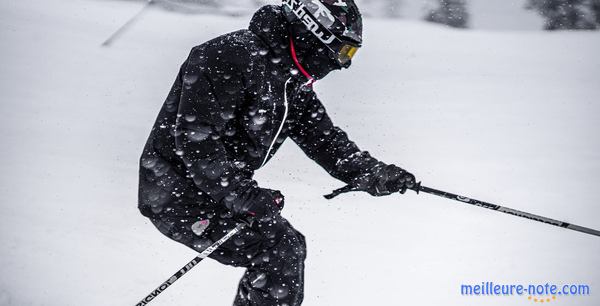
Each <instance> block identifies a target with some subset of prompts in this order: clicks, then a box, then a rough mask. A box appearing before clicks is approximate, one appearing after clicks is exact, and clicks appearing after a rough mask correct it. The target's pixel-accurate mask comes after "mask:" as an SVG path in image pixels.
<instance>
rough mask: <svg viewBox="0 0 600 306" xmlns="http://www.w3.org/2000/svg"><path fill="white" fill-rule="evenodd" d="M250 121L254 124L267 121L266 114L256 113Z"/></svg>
mask: <svg viewBox="0 0 600 306" xmlns="http://www.w3.org/2000/svg"><path fill="white" fill-rule="evenodd" d="M252 122H253V123H254V124H256V125H262V124H264V123H265V122H267V116H263V115H257V116H254V117H252Z"/></svg>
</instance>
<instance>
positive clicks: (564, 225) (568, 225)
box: [418, 186, 600, 236]
mask: <svg viewBox="0 0 600 306" xmlns="http://www.w3.org/2000/svg"><path fill="white" fill-rule="evenodd" d="M418 190H419V191H422V192H425V193H429V194H433V195H436V196H439V197H443V198H447V199H451V200H455V201H459V202H462V203H466V204H470V205H474V206H479V207H483V208H487V209H491V210H496V211H499V212H503V213H505V214H509V215H513V216H517V217H521V218H525V219H529V220H533V221H538V222H542V223H546V224H550V225H554V226H558V227H562V228H568V229H570V230H574V231H578V232H582V233H586V234H590V235H595V236H600V231H597V230H595V229H591V228H587V227H583V226H579V225H575V224H571V223H567V222H563V221H558V220H554V219H551V218H547V217H544V216H540V215H536V214H532V213H528V212H524V211H520V210H516V209H512V208H509V207H505V206H501V205H496V204H492V203H488V202H484V201H479V200H475V199H471V198H467V197H464V196H461V195H457V194H454V193H450V192H446V191H441V190H437V189H433V188H430V187H426V186H419V189H418Z"/></svg>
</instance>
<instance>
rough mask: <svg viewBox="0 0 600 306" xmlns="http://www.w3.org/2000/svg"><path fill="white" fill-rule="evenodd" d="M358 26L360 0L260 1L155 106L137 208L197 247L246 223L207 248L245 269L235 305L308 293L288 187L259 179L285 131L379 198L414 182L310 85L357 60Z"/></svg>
mask: <svg viewBox="0 0 600 306" xmlns="http://www.w3.org/2000/svg"><path fill="white" fill-rule="evenodd" d="M361 35H362V19H361V15H360V13H359V10H358V8H357V6H356V5H355V3H354V2H353V1H352V0H321V1H319V0H284V1H283V3H282V5H281V6H275V5H267V6H264V7H262V8H260V9H259V10H258V11H257V12H256V13H255V15H254V16H253V18H252V20H251V22H250V26H249V29H245V30H239V31H236V32H233V33H229V34H225V35H223V36H220V37H217V38H215V39H213V40H210V41H208V42H206V43H204V44H201V45H199V46H196V47H194V48H193V49H192V50H191V53H190V54H189V57H188V58H187V60H185V62H184V63H183V65H182V66H181V69H180V71H179V74H178V75H177V78H176V80H175V83H174V84H173V87H172V89H171V91H170V93H169V95H168V97H167V99H166V101H165V103H164V104H163V106H162V109H161V110H160V113H159V114H158V118H157V119H156V123H155V124H154V127H153V128H152V132H151V134H150V137H149V139H148V141H147V143H146V146H145V147H144V151H143V153H142V156H141V158H140V180H139V183H140V184H139V209H140V211H141V213H142V214H143V215H144V216H146V217H148V218H149V219H150V220H151V222H152V223H153V224H154V225H155V226H156V227H157V228H158V229H159V230H160V231H161V232H162V233H163V234H165V235H166V236H168V237H170V238H171V239H173V240H175V241H177V242H180V243H182V244H184V245H186V246H188V247H190V248H192V249H194V250H195V251H198V252H200V251H202V250H204V248H206V247H207V246H209V245H211V244H212V243H213V242H214V241H216V240H218V239H219V238H221V237H222V236H223V235H224V234H225V233H227V232H228V231H230V230H232V229H233V228H234V227H235V226H236V225H237V224H238V223H239V222H245V223H247V224H248V225H247V226H246V227H244V229H243V230H242V231H241V232H240V233H239V234H238V235H236V236H234V238H232V239H230V240H228V241H227V242H226V243H225V244H223V245H222V246H221V247H220V248H219V249H217V250H216V251H215V252H213V253H212V254H211V255H210V257H211V258H212V259H215V260H217V261H219V262H221V263H223V264H226V265H232V266H236V267H244V268H246V272H245V274H244V276H243V277H242V279H241V281H240V283H239V287H238V292H237V295H236V297H235V300H234V305H261V306H262V305H288V306H296V305H300V304H301V303H302V299H303V285H304V280H303V271H304V266H303V265H304V259H305V257H306V244H305V239H304V236H303V235H302V234H301V233H300V232H298V231H297V230H296V229H294V228H293V227H292V226H291V225H290V223H289V222H288V221H287V220H286V219H285V218H283V217H282V216H281V215H280V212H281V209H282V208H283V206H284V197H283V195H282V194H281V193H280V192H279V191H277V190H271V189H268V188H264V187H259V186H258V184H257V182H256V181H255V180H253V178H252V177H253V174H254V172H255V171H256V170H258V169H259V168H261V167H263V166H264V165H265V164H266V163H267V162H268V161H269V159H270V158H271V157H272V156H273V155H274V154H275V153H276V152H277V150H278V148H279V147H280V146H281V144H282V143H283V141H284V140H285V139H286V138H288V137H290V138H291V139H292V140H293V141H294V142H295V143H297V144H298V146H299V147H300V148H301V149H302V150H303V151H304V152H305V153H306V155H307V156H308V157H310V158H311V159H313V160H314V161H316V162H317V163H318V164H319V165H320V166H321V167H323V168H324V169H325V170H326V171H327V172H328V173H329V174H330V175H332V176H333V177H335V178H337V179H339V180H341V181H343V182H345V183H347V184H349V185H350V186H351V187H352V190H360V191H366V192H368V193H369V194H371V195H373V196H382V195H389V194H392V193H396V192H400V193H404V192H405V191H406V190H407V189H410V188H412V187H413V186H414V185H415V177H414V176H413V175H412V174H411V173H409V172H407V171H405V170H403V169H401V168H399V167H397V166H395V165H393V164H385V163H383V162H381V161H378V160H377V159H375V158H373V157H372V156H371V155H370V154H369V153H368V152H367V151H361V150H360V149H359V148H358V147H357V145H356V144H355V143H354V142H352V141H350V140H349V139H348V136H347V134H346V133H345V132H344V131H342V130H341V129H340V128H339V127H337V126H335V125H334V124H333V123H332V121H331V119H330V117H329V116H328V115H327V112H326V111H325V107H324V106H323V104H322V103H321V101H320V100H319V99H318V98H317V96H316V94H315V92H314V91H313V88H312V84H313V83H314V82H315V81H316V80H319V79H322V78H324V77H325V76H326V75H327V74H329V73H330V72H331V71H334V70H339V69H342V68H348V67H350V64H351V60H352V57H353V56H354V54H355V53H356V51H357V50H358V48H359V47H360V46H361V43H362V37H361Z"/></svg>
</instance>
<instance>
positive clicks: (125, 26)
mask: <svg viewBox="0 0 600 306" xmlns="http://www.w3.org/2000/svg"><path fill="white" fill-rule="evenodd" d="M153 3H154V0H148V2H146V4H145V5H144V7H143V8H142V9H141V10H140V11H139V12H137V14H135V15H134V16H133V17H131V18H130V19H129V20H128V21H127V22H125V24H123V25H122V26H121V27H120V28H119V29H117V30H116V31H115V32H114V33H113V34H112V35H111V36H110V37H109V38H107V39H106V40H105V41H104V42H103V43H102V46H103V47H108V46H110V45H111V44H112V43H113V42H114V41H115V40H117V38H119V36H121V35H122V34H123V33H124V32H125V31H126V30H127V29H128V28H129V27H131V25H132V24H133V23H134V22H135V21H137V19H138V18H139V17H140V16H141V15H142V14H143V13H144V12H145V11H146V9H147V8H149V7H150V6H151V5H152V4H153Z"/></svg>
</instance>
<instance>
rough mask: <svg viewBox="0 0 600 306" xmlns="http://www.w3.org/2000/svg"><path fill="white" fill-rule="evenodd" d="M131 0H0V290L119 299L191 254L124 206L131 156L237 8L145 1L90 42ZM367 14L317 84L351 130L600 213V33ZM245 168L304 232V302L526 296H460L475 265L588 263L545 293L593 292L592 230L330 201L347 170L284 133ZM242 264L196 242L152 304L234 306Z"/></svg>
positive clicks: (477, 184) (530, 277) (559, 209)
mask: <svg viewBox="0 0 600 306" xmlns="http://www.w3.org/2000/svg"><path fill="white" fill-rule="evenodd" d="M138 9H139V3H136V2H122V1H108V0H103V1H91V0H72V1H69V2H65V1H58V0H45V1H34V0H20V1H3V2H0V12H1V13H0V14H1V16H2V18H0V41H2V42H3V44H2V45H3V48H1V49H0V59H1V61H2V63H1V65H0V67H2V68H1V73H2V75H1V77H0V92H1V93H2V102H1V103H0V107H1V114H2V115H3V120H1V121H0V128H1V130H2V134H0V135H1V136H0V137H1V138H0V139H1V144H2V146H1V147H2V157H3V158H2V159H0V169H1V173H2V176H1V177H0V188H1V189H0V205H1V207H0V209H1V212H2V214H1V215H0V216H1V217H0V233H1V234H0V235H1V236H0V237H1V242H2V247H1V248H0V268H1V270H2V272H3V273H2V276H0V305H60V306H63V305H132V304H134V303H135V302H137V300H138V299H140V298H141V297H142V296H144V295H145V294H147V293H148V292H149V291H150V290H151V289H153V288H154V287H155V286H157V285H158V284H159V283H160V282H162V281H163V280H164V279H165V278H166V277H168V276H169V275H170V274H171V273H172V272H174V271H175V270H177V269H179V268H180V267H181V266H182V265H183V264H184V263H186V262H187V261H188V260H190V259H191V258H192V257H193V256H194V253H193V252H192V251H191V250H189V249H188V248H186V247H184V246H181V245H178V244H176V243H173V242H171V241H169V240H168V239H167V238H165V237H164V236H162V235H161V234H160V233H159V232H158V231H157V230H155V229H154V227H153V226H152V225H151V224H150V223H149V222H147V221H146V220H145V219H144V218H143V217H142V216H141V215H140V214H139V213H138V212H137V208H136V196H137V194H136V193H137V189H136V188H137V161H138V157H139V154H140V152H141V149H142V146H143V144H144V142H145V140H146V137H147V135H148V133H149V129H150V127H151V124H152V123H153V121H154V118H155V116H156V113H157V111H158V109H159V107H160V105H161V104H162V102H163V99H164V98H165V96H166V94H167V92H168V90H169V88H170V86H171V83H172V81H173V80H174V78H175V75H176V73H177V71H178V68H179V65H180V63H181V62H182V61H183V60H184V58H185V57H186V56H187V53H188V51H189V49H190V48H191V47H192V46H194V45H196V44H199V43H201V42H203V41H205V40H207V39H209V38H211V37H213V36H216V35H218V34H220V33H224V32H227V31H230V30H235V29H238V28H241V27H245V26H246V24H247V22H248V17H240V18H229V17H211V16H204V15H185V16H183V15H178V14H170V13H167V12H164V11H159V10H152V11H149V12H148V13H147V14H146V15H145V16H144V18H143V19H142V20H140V22H139V23H137V24H136V25H135V26H134V28H133V29H132V31H131V32H129V33H127V34H126V35H125V36H124V37H123V40H121V41H119V42H118V43H117V44H115V45H114V46H113V47H111V48H101V47H99V45H100V43H101V42H102V41H103V40H104V39H105V38H106V37H107V36H108V35H110V33H112V31H114V30H115V29H116V28H117V27H118V26H120V24H122V23H123V22H124V21H125V20H126V19H127V18H129V17H130V16H131V15H132V14H134V13H135V12H137V10H138ZM365 28H366V31H367V32H366V33H365V37H366V42H365V48H364V50H361V51H360V54H359V55H358V57H357V60H356V62H355V64H354V67H353V68H352V69H350V70H347V71H343V72H339V73H335V74H334V75H332V76H331V77H330V78H329V79H327V80H325V81H323V82H321V83H320V84H318V85H317V90H318V92H319V94H320V96H321V98H322V100H323V101H324V103H325V105H326V106H327V108H328V111H329V112H330V114H331V116H332V117H333V119H334V121H335V122H336V123H337V124H338V125H340V126H341V127H343V128H344V129H345V130H346V131H347V132H348V133H349V135H350V136H351V138H352V139H353V140H355V141H356V142H357V143H358V144H359V146H360V147H361V148H364V149H367V150H369V151H370V152H371V153H372V154H373V155H374V156H376V157H379V158H380V159H382V160H384V161H386V162H390V163H397V164H398V165H401V166H403V167H405V168H407V169H409V170H411V171H413V172H414V173H415V175H417V177H418V178H419V179H421V180H422V181H423V183H424V184H425V185H430V186H432V187H437V188H441V189H447V190H449V191H455V192H459V193H464V194H465V195H467V196H472V197H474V198H481V199H483V200H488V201H492V202H499V203H502V204H504V205H507V206H510V207H513V208H517V209H522V210H526V211H531V212H533V213H539V214H542V215H546V216H550V217H555V218H558V219H564V220H566V221H569V222H573V223H577V224H580V225H584V226H589V227H593V228H597V229H598V228H600V220H599V219H598V216H599V213H600V208H599V206H598V203H599V202H600V195H599V194H598V192H597V185H598V183H600V150H599V149H600V138H599V137H598V136H597V131H598V125H599V119H600V105H599V102H598V96H599V95H600V87H599V86H598V79H597V72H598V71H599V70H600V62H599V61H598V59H597V54H598V53H599V52H600V36H599V35H597V33H564V32H563V33H544V32H485V31H455V30H451V29H446V28H443V27H438V26H434V25H427V24H424V23H420V22H410V21H392V20H388V21H378V20H373V19H368V20H366V26H365ZM382 33H386V34H387V35H386V36H383V35H382ZM388 37H395V38H398V39H394V40H390V39H388ZM256 178H257V180H258V181H259V183H260V184H261V185H262V186H265V187H270V188H274V189H280V190H282V191H283V193H284V194H285V195H286V204H287V205H286V209H285V212H284V215H285V216H286V217H287V218H288V219H289V220H290V221H291V222H292V223H293V224H294V225H295V226H296V227H297V228H298V229H300V230H301V231H302V232H303V233H304V234H305V235H306V236H307V238H308V240H309V241H308V248H309V250H308V256H309V258H308V261H307V271H306V280H307V283H306V299H305V304H304V305H309V306H310V305H507V304H509V305H529V304H531V303H532V302H529V301H528V300H527V299H526V297H493V298H491V297H464V296H461V295H460V291H459V290H460V284H462V283H477V282H481V281H494V282H497V283H501V282H503V283H509V282H516V283H525V284H527V283H546V282H554V283H586V284H589V285H590V286H591V288H592V295H591V296H588V297H568V298H567V297H565V298H561V299H562V300H561V299H559V301H557V303H562V304H561V305H598V304H600V295H598V294H597V290H598V288H600V272H599V271H600V269H599V267H598V264H599V262H598V254H599V253H600V239H599V238H597V237H591V236H587V235H584V234H580V233H576V232H571V231H567V230H563V229H559V228H554V227H551V226H548V225H544V224H538V223H534V222H531V221H527V220H524V219H519V218H515V217H511V216H507V215H500V214H498V213H494V212H491V211H486V210H483V209H479V208H475V207H468V206H466V205H463V204H460V203H453V202H451V201H448V200H444V199H440V198H435V197H432V196H428V195H415V194H414V193H413V194H407V195H404V196H390V197H385V198H372V197H370V196H368V195H366V194H347V195H343V196H340V197H338V198H336V199H335V200H332V201H327V200H325V199H323V197H322V196H321V195H322V194H324V193H327V192H329V191H330V190H331V189H332V188H337V187H339V186H341V183H340V182H337V181H335V180H334V179H332V178H330V177H328V176H327V174H326V173H325V172H324V171H323V170H322V169H320V168H319V167H318V166H317V165H316V164H314V163H313V162H311V161H310V160H308V159H307V158H306V157H305V156H304V155H303V154H302V152H301V151H300V150H299V149H298V148H297V147H296V146H295V144H293V142H291V141H289V140H288V141H287V142H286V143H285V144H284V146H283V148H282V149H281V150H280V151H279V152H278V155H277V156H276V157H275V158H274V159H273V160H272V162H271V163H270V164H269V165H268V166H267V167H266V168H265V169H263V170H261V171H259V172H258V173H257V176H256ZM241 274H242V270H238V269H233V268H228V267H224V266H221V265H218V264H217V263H215V262H212V261H206V262H203V263H202V264H201V265H200V266H198V267H197V268H195V270H194V271H192V272H190V273H189V274H188V275H186V276H185V278H184V279H182V280H181V281H180V282H178V283H177V284H176V285H174V286H173V287H171V288H170V289H169V290H168V291H167V292H165V293H164V294H163V295H161V297H160V298H158V299H157V300H156V301H154V302H153V304H154V305H157V306H158V305H178V306H181V305H229V304H230V302H231V301H232V299H233V294H234V292H235V288H236V285H237V280H238V279H239V277H241ZM567 299H568V301H567Z"/></svg>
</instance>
